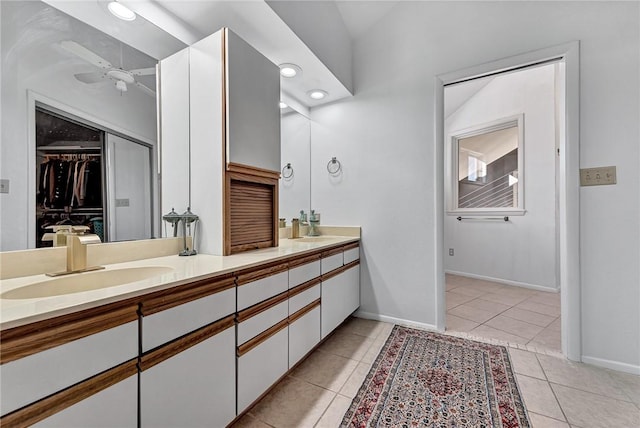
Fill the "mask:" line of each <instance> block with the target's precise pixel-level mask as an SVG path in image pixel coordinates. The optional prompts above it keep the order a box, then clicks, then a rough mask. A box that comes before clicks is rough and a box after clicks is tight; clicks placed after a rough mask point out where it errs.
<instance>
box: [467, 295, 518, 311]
mask: <svg viewBox="0 0 640 428" xmlns="http://www.w3.org/2000/svg"><path fill="white" fill-rule="evenodd" d="M465 305H467V306H471V307H472V308H476V309H485V310H487V311H492V312H498V311H500V312H498V313H501V312H504V311H506V310H507V309H509V308H510V307H511V306H510V305H505V304H503V303H498V302H490V301H489V300H484V299H482V298H478V299H473V300H470V301H468V302H467V303H465Z"/></svg>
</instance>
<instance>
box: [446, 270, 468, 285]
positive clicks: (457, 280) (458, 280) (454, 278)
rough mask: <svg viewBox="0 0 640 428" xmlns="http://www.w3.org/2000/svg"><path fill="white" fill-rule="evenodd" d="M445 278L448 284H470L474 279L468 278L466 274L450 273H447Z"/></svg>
mask: <svg viewBox="0 0 640 428" xmlns="http://www.w3.org/2000/svg"><path fill="white" fill-rule="evenodd" d="M444 280H445V283H446V284H447V285H452V286H461V285H468V284H471V283H472V282H473V281H474V280H473V278H468V277H466V276H460V275H452V274H450V273H447V274H445V277H444Z"/></svg>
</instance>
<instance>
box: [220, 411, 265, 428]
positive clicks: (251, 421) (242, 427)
mask: <svg viewBox="0 0 640 428" xmlns="http://www.w3.org/2000/svg"><path fill="white" fill-rule="evenodd" d="M269 427H270V425H267V424H265V423H264V422H262V421H260V420H258V419H256V418H254V417H253V416H251V415H250V414H246V415H244V416H243V417H242V418H240V420H239V421H237V422H236V423H234V424H233V425H231V426H230V427H229V428H269Z"/></svg>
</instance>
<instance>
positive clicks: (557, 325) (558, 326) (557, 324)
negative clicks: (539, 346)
mask: <svg viewBox="0 0 640 428" xmlns="http://www.w3.org/2000/svg"><path fill="white" fill-rule="evenodd" d="M547 328H548V329H549V330H553V331H561V330H562V318H561V317H558V318H556V319H555V320H554V321H553V322H552V323H551V324H549V325H548V326H547Z"/></svg>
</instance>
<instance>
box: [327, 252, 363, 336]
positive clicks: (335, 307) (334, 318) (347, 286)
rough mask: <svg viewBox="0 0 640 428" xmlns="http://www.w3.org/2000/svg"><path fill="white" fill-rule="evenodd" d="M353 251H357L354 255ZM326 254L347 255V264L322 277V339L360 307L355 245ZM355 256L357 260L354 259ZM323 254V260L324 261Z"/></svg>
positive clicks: (331, 255)
mask: <svg viewBox="0 0 640 428" xmlns="http://www.w3.org/2000/svg"><path fill="white" fill-rule="evenodd" d="M353 250H358V253H355V252H354V251H353ZM336 251H337V250H332V251H331V252H328V254H327V256H328V257H332V258H336V256H338V255H339V256H340V257H342V258H343V260H344V257H345V255H346V254H348V255H349V256H348V260H350V262H349V263H347V264H344V265H342V266H340V267H338V268H336V269H333V270H331V271H329V272H326V273H325V272H323V275H322V316H321V320H322V328H321V335H322V338H323V339H324V338H325V337H326V336H327V335H328V334H329V333H331V332H332V331H333V330H334V329H335V328H336V327H338V326H339V325H340V324H341V323H342V322H343V321H344V320H345V319H346V318H347V317H348V316H349V315H351V314H352V313H353V312H354V311H355V310H356V309H358V307H359V306H360V259H359V247H358V245H357V244H353V245H349V246H345V247H344V248H342V249H341V252H340V253H337V254H336V253H335V252H336ZM355 254H357V256H358V258H355ZM324 257H325V256H324V254H323V260H324Z"/></svg>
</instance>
